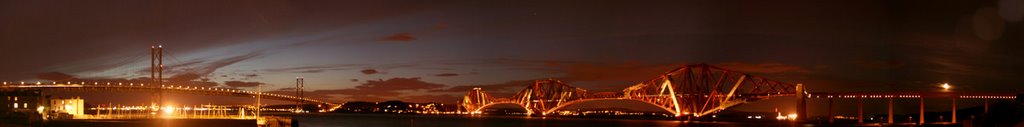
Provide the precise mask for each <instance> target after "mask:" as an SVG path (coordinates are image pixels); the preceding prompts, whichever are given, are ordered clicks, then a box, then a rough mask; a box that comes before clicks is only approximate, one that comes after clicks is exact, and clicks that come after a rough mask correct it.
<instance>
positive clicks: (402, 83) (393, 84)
mask: <svg viewBox="0 0 1024 127" xmlns="http://www.w3.org/2000/svg"><path fill="white" fill-rule="evenodd" d="M446 86H447V85H444V84H437V83H429V82H424V81H422V80H420V78H391V79H387V80H366V82H365V83H363V84H361V85H359V86H355V87H354V88H347V89H333V90H315V91H312V92H310V93H314V94H320V95H346V96H351V97H346V98H345V99H347V100H358V99H359V98H364V97H375V98H393V99H394V98H395V97H399V96H400V95H403V94H405V93H406V92H411V91H423V90H430V89H438V88H443V87H446ZM353 97H359V98H353Z"/></svg>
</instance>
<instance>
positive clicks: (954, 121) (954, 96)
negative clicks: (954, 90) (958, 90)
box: [952, 95, 957, 123]
mask: <svg viewBox="0 0 1024 127" xmlns="http://www.w3.org/2000/svg"><path fill="white" fill-rule="evenodd" d="M956 97H957V96H956V95H953V121H952V122H953V123H956Z"/></svg>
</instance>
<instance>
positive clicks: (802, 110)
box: [796, 84, 808, 121]
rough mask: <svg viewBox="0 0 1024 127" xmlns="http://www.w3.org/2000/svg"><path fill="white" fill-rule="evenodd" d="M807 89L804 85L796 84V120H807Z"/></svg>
mask: <svg viewBox="0 0 1024 127" xmlns="http://www.w3.org/2000/svg"><path fill="white" fill-rule="evenodd" d="M806 90H807V89H806V88H805V87H804V84H796V97H797V100H796V101H797V103H796V114H797V117H796V120H798V121H803V120H807V98H808V96H807V91H806Z"/></svg>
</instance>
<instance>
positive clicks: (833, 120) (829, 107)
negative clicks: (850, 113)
mask: <svg viewBox="0 0 1024 127" xmlns="http://www.w3.org/2000/svg"><path fill="white" fill-rule="evenodd" d="M835 118H836V117H835V116H833V115H832V96H829V97H828V123H830V124H832V123H836V119H835Z"/></svg>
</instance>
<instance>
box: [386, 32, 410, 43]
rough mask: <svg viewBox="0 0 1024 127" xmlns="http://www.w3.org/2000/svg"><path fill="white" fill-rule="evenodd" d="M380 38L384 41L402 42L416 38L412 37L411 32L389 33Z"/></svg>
mask: <svg viewBox="0 0 1024 127" xmlns="http://www.w3.org/2000/svg"><path fill="white" fill-rule="evenodd" d="M382 39H383V40H385V41H402V42H407V41H413V40H416V37H413V36H412V34H410V33H395V34H391V35H388V36H385V37H384V38H382Z"/></svg>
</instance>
